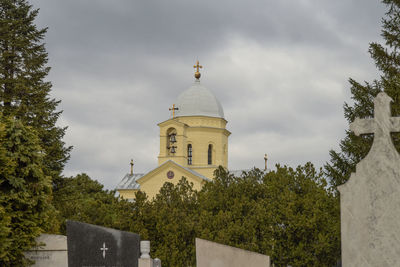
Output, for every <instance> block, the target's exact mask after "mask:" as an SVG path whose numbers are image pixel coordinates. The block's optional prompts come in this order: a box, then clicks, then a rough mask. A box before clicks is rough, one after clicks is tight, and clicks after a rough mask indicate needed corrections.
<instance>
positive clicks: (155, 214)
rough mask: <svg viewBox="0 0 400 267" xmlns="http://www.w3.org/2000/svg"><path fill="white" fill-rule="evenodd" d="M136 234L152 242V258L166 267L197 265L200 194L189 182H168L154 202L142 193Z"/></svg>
mask: <svg viewBox="0 0 400 267" xmlns="http://www.w3.org/2000/svg"><path fill="white" fill-rule="evenodd" d="M137 195H138V196H137V201H136V203H135V204H136V208H137V210H136V211H135V213H134V214H133V217H132V228H131V230H132V231H133V232H136V233H139V234H140V235H141V238H142V239H147V240H152V246H151V251H152V254H151V255H152V257H154V258H156V257H158V258H160V259H162V262H163V263H162V265H163V266H195V256H196V254H195V249H194V241H195V238H196V227H197V223H198V220H199V218H198V201H197V193H196V192H195V191H194V190H193V185H192V184H189V183H188V182H187V180H186V179H184V178H183V179H182V180H180V181H179V183H178V184H177V185H173V184H171V183H165V184H164V186H163V187H162V188H161V189H160V193H159V194H158V195H157V196H156V197H155V199H154V200H152V201H147V199H146V198H145V196H144V194H142V193H138V194H137Z"/></svg>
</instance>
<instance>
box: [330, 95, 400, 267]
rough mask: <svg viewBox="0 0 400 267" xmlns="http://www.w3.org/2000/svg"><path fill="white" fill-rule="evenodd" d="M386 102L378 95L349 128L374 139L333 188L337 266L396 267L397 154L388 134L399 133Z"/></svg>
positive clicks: (399, 254) (399, 240) (399, 229)
mask: <svg viewBox="0 0 400 267" xmlns="http://www.w3.org/2000/svg"><path fill="white" fill-rule="evenodd" d="M391 102H392V99H391V98H390V97H389V96H388V95H387V94H386V93H383V92H381V93H379V94H378V95H377V96H376V98H375V99H374V109H375V111H374V118H373V119H372V118H370V119H359V118H357V119H356V120H355V121H354V122H353V123H351V124H350V130H351V131H353V132H354V133H355V134H356V135H360V134H367V133H373V134H374V141H373V144H372V147H371V150H370V151H369V153H368V155H367V156H366V157H365V158H364V159H363V160H361V161H360V162H359V163H358V164H357V166H356V172H355V173H352V174H351V176H350V179H349V181H347V182H346V183H345V184H343V185H341V186H339V188H338V189H339V192H340V210H341V211H340V212H341V236H342V264H343V267H359V266H363V267H378V266H379V267H381V266H400V155H399V153H398V152H397V151H396V149H395V147H394V145H393V142H392V139H391V136H390V133H391V132H400V117H391V111H390V103H391Z"/></svg>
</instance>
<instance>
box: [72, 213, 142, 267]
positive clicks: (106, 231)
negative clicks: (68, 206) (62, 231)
mask: <svg viewBox="0 0 400 267" xmlns="http://www.w3.org/2000/svg"><path fill="white" fill-rule="evenodd" d="M67 245H68V266H69V267H100V266H101V267H137V266H138V259H139V256H140V236H139V235H137V234H134V233H129V232H124V231H119V230H115V229H111V228H106V227H101V226H96V225H92V224H87V223H81V222H75V221H67Z"/></svg>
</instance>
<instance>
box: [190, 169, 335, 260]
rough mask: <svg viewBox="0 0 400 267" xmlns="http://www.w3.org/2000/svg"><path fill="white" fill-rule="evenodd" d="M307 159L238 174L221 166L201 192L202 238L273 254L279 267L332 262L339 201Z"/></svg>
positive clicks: (199, 233)
mask: <svg viewBox="0 0 400 267" xmlns="http://www.w3.org/2000/svg"><path fill="white" fill-rule="evenodd" d="M326 187H327V183H326V181H325V180H324V179H323V177H322V174H321V173H319V172H318V173H317V172H316V171H315V169H314V167H313V166H312V165H311V164H310V163H308V164H306V165H305V166H304V167H298V168H297V169H296V170H293V169H291V168H287V167H280V166H277V170H276V171H274V172H270V173H268V174H266V175H264V174H263V173H262V172H261V171H259V170H257V169H254V170H252V171H251V172H249V173H244V174H243V175H242V176H241V177H237V178H235V177H233V176H232V175H230V174H228V173H226V172H225V171H224V170H223V169H222V168H220V169H219V170H218V171H217V173H216V179H215V181H214V182H213V183H208V184H206V185H205V187H204V188H203V190H202V191H201V192H200V193H199V204H200V221H199V231H198V237H201V238H204V239H208V240H213V241H215V242H219V243H223V244H226V245H231V246H235V247H239V248H243V249H247V250H251V251H255V252H259V253H262V254H267V255H270V256H271V259H272V261H273V262H274V264H275V266H287V265H289V264H290V265H292V266H332V265H333V264H335V263H336V260H337V259H338V257H339V251H340V241H339V233H340V225H339V203H338V199H337V198H336V197H335V195H334V194H333V193H332V192H330V191H327V190H326Z"/></svg>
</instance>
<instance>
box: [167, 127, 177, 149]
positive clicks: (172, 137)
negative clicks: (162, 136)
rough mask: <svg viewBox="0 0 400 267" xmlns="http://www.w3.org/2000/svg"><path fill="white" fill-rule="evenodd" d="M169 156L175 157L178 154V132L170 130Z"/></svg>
mask: <svg viewBox="0 0 400 267" xmlns="http://www.w3.org/2000/svg"><path fill="white" fill-rule="evenodd" d="M166 137H167V155H175V153H176V147H177V146H176V143H177V141H176V130H175V129H174V128H169V129H168V131H167V135H166Z"/></svg>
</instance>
